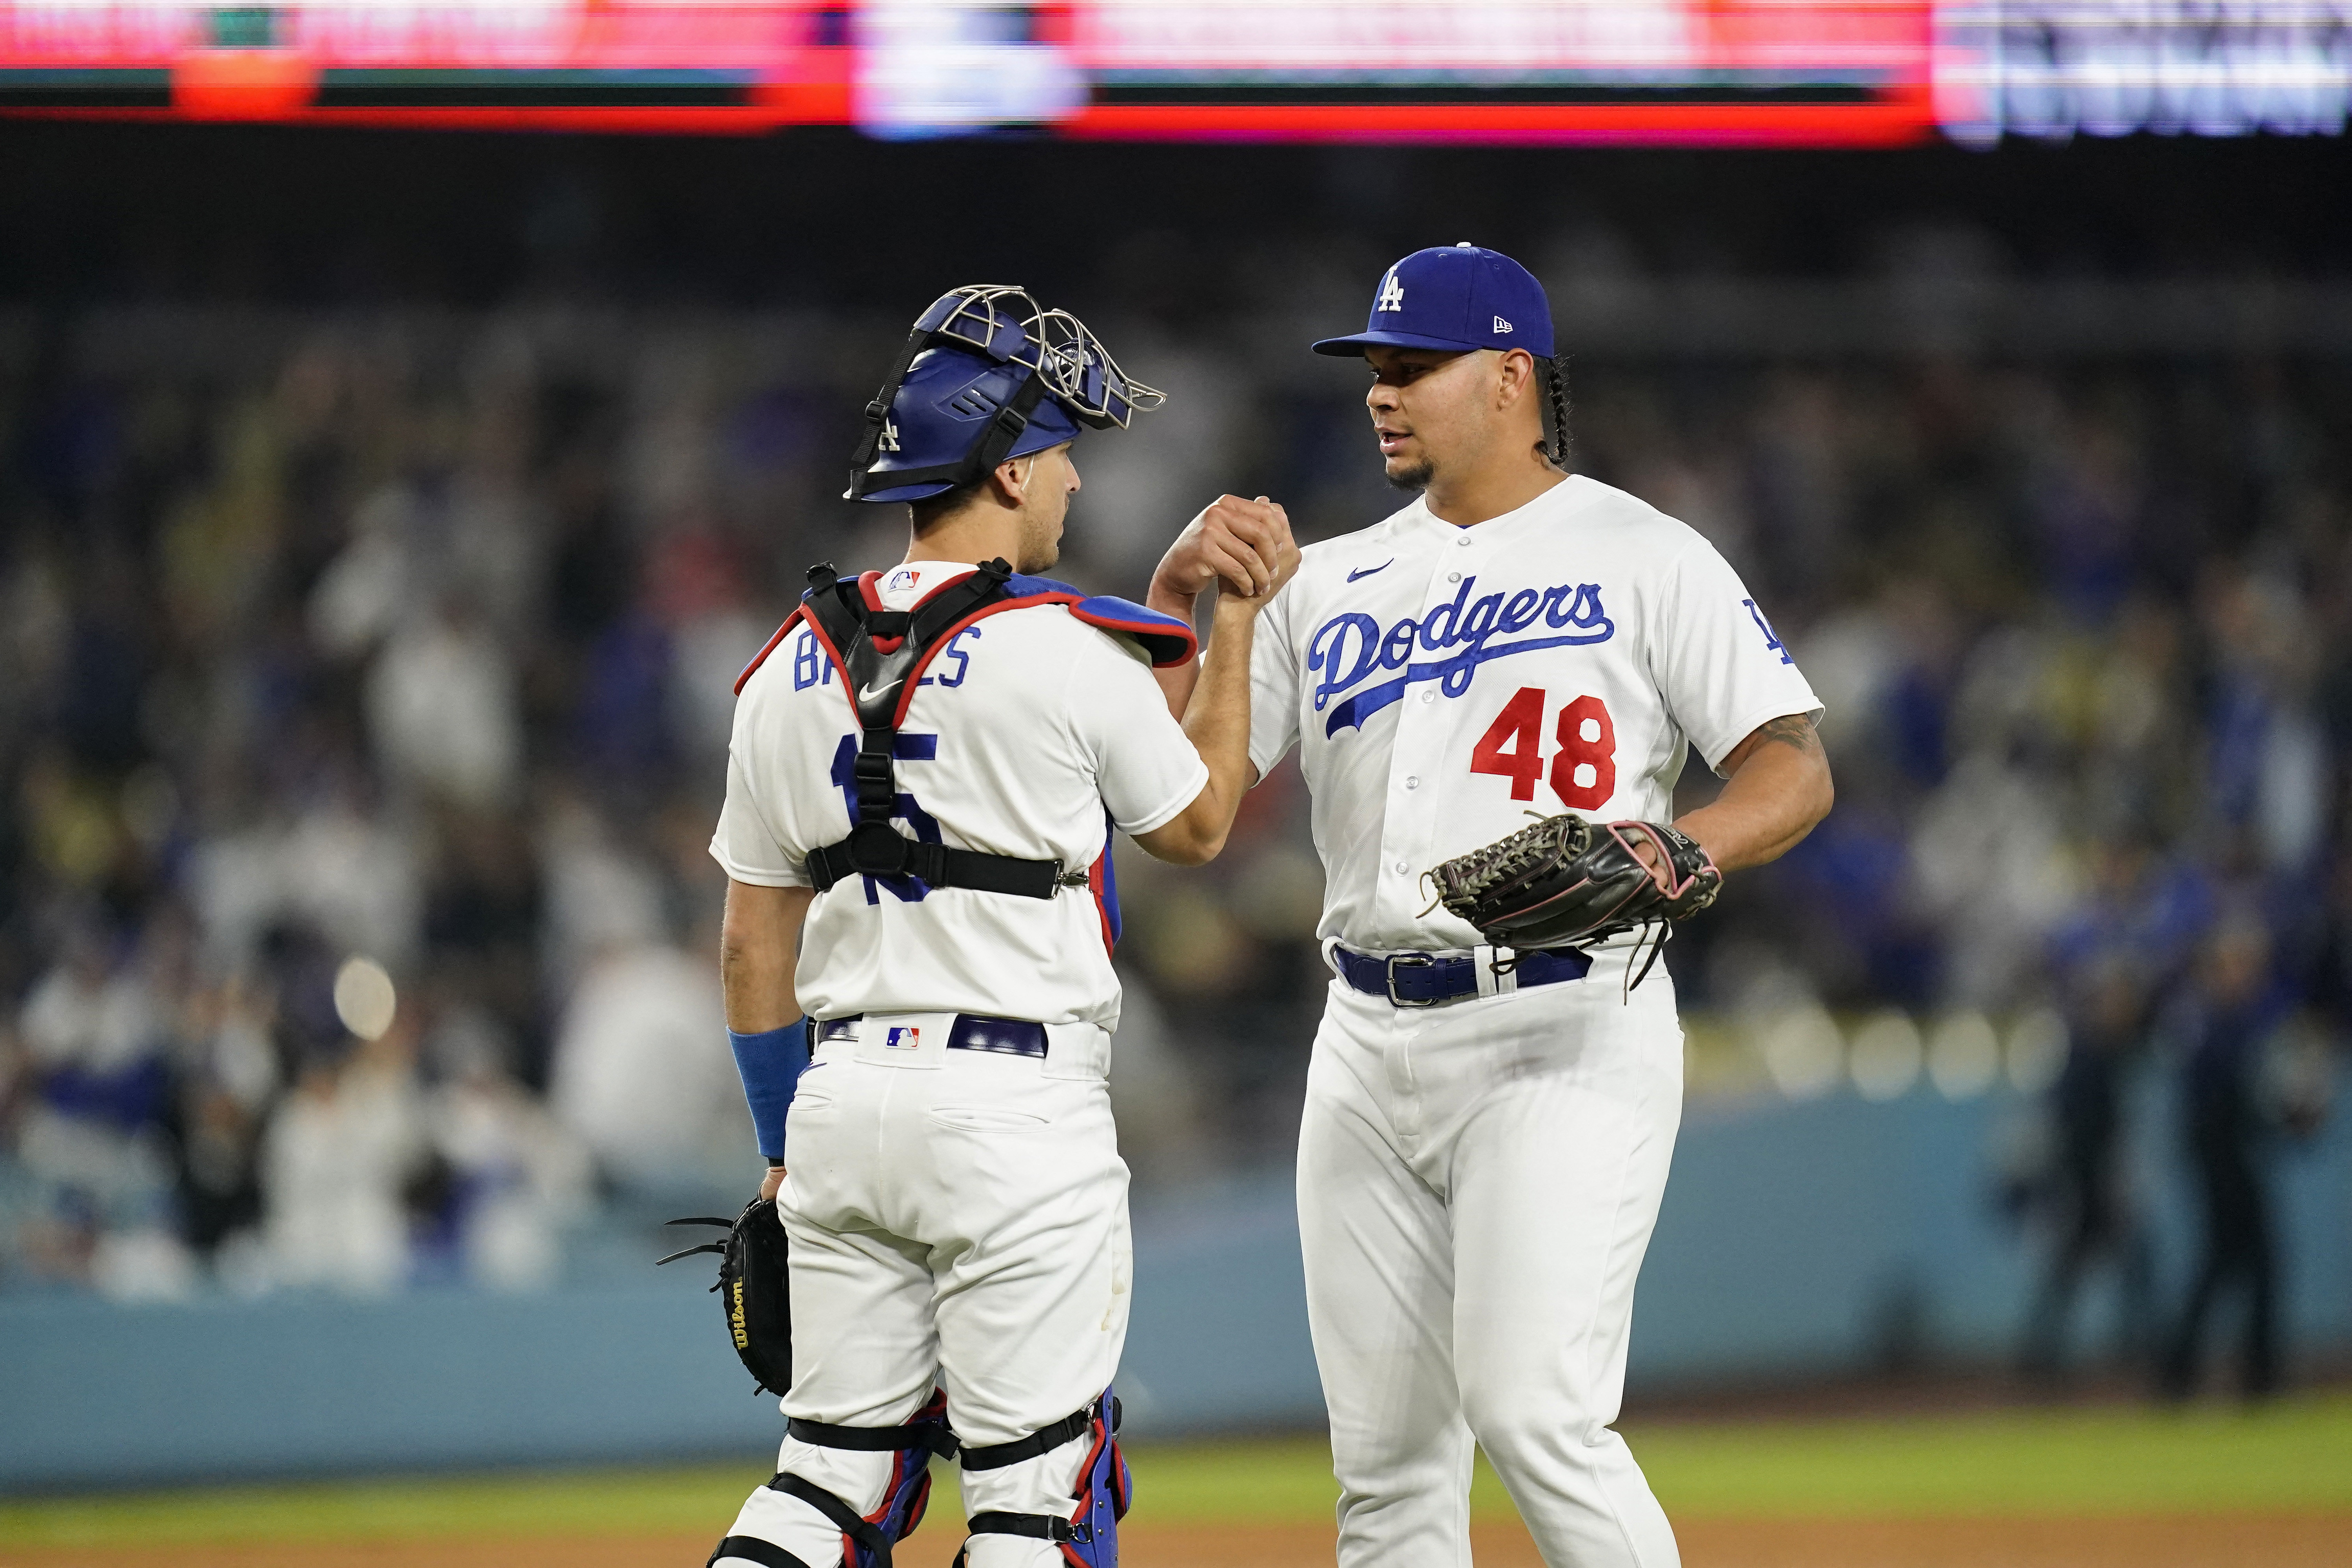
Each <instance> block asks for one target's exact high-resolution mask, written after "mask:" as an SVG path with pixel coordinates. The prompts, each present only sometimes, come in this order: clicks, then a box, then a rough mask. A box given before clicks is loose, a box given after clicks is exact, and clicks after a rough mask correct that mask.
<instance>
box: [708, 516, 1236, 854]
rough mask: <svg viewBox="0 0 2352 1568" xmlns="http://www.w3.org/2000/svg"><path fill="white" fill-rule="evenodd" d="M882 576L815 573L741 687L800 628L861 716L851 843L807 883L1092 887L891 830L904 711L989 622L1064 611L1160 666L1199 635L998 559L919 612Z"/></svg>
mask: <svg viewBox="0 0 2352 1568" xmlns="http://www.w3.org/2000/svg"><path fill="white" fill-rule="evenodd" d="M880 576H881V574H879V573H876V572H868V573H866V574H864V575H863V576H860V577H853V578H845V577H841V576H838V575H836V574H835V572H834V569H833V568H832V567H831V566H830V565H818V566H813V567H811V568H809V574H808V580H809V586H808V592H806V593H805V594H803V595H801V607H800V608H799V609H798V610H796V611H794V612H793V616H792V617H791V619H789V620H787V621H785V622H784V624H783V625H782V626H780V627H778V628H777V631H776V635H775V636H774V637H771V638H770V639H769V641H768V646H767V647H764V648H762V649H761V650H760V657H759V658H755V659H753V660H752V661H751V665H750V666H749V667H748V668H745V670H744V671H743V673H742V675H740V677H738V678H737V679H736V682H735V689H736V690H737V691H738V692H739V693H740V691H741V690H742V689H743V684H744V682H745V681H748V680H749V679H751V673H752V671H753V670H756V669H758V668H760V666H761V664H762V663H763V662H765V660H766V659H767V657H768V655H769V654H770V653H772V652H773V651H774V650H775V648H776V647H777V645H778V644H780V643H782V641H783V639H784V637H785V635H786V634H787V633H789V632H790V631H791V630H792V628H793V626H794V625H795V624H804V625H806V626H808V628H809V630H810V631H811V632H813V633H814V635H815V637H816V639H817V641H818V642H819V643H820V644H822V645H823V646H824V651H825V652H826V654H828V655H829V656H831V658H832V659H833V664H834V668H835V669H836V670H838V671H839V672H840V674H841V679H842V689H843V690H844V692H845V695H846V696H847V697H848V699H849V705H850V707H851V709H852V710H855V712H856V718H857V732H858V744H857V752H856V759H855V760H854V762H853V763H852V764H851V768H850V780H851V790H852V795H853V797H854V799H855V801H856V810H855V811H853V812H852V813H851V822H850V828H849V836H848V837H845V838H843V839H840V840H838V841H836V842H835V843H832V844H828V845H826V846H824V847H823V848H821V849H818V850H816V851H814V853H812V854H811V855H810V856H809V858H808V860H807V862H806V866H807V870H808V875H809V880H810V881H811V882H812V883H813V884H814V885H815V887H816V889H817V891H819V892H824V891H825V890H827V889H830V888H832V887H833V885H834V884H835V883H836V882H838V881H840V880H841V879H843V878H845V877H850V876H867V877H914V878H917V879H919V880H921V881H923V882H926V883H928V884H929V885H930V886H931V887H933V888H968V889H972V890H974V891H977V892H983V893H1010V894H1012V895H1013V896H1015V897H1018V898H1026V899H1050V898H1052V897H1053V896H1054V895H1055V892H1056V891H1058V890H1059V889H1063V888H1083V887H1085V886H1087V868H1085V867H1083V866H1080V867H1076V868H1067V867H1065V866H1064V865H1063V863H1062V862H1061V861H1059V860H1024V859H1022V858H1018V857H1017V856H1012V855H988V854H983V853H982V852H980V851H978V850H973V849H957V848H952V847H949V846H947V845H944V844H927V843H923V842H921V841H919V840H918V839H913V838H909V837H907V836H906V835H905V834H903V833H901V832H899V831H898V828H896V827H895V826H891V822H892V818H894V817H895V816H898V772H897V768H896V766H895V758H896V755H897V751H898V726H899V725H901V724H903V723H905V722H906V720H907V709H908V705H909V704H911V703H912V702H913V700H914V696H915V690H916V687H917V684H918V683H919V681H920V680H921V679H922V675H923V671H924V669H925V668H927V667H928V666H929V663H930V661H931V658H932V657H933V656H934V655H935V654H937V653H939V652H940V650H941V649H943V648H945V647H947V646H948V644H949V643H950V642H952V641H954V640H955V637H956V634H957V633H959V632H961V631H962V630H963V629H964V628H965V627H966V626H970V625H971V624H972V623H973V622H974V621H977V620H979V619H981V618H982V617H983V616H990V615H994V614H997V613H999V612H1001V611H1005V610H1017V609H1027V608H1032V607H1036V606H1042V605H1067V606H1069V609H1070V613H1071V614H1072V615H1073V616H1076V617H1077V618H1078V619H1080V620H1082V621H1086V622H1087V623H1088V624H1090V625H1093V626H1101V627H1103V628H1104V629H1105V630H1108V631H1116V632H1121V633H1124V634H1126V635H1128V636H1130V637H1135V638H1136V639H1137V640H1138V641H1139V642H1141V643H1142V644H1143V646H1144V648H1145V650H1146V651H1147V652H1148V653H1150V656H1151V659H1152V663H1153V664H1155V665H1159V666H1168V665H1176V664H1182V663H1185V662H1186V661H1188V660H1190V659H1191V658H1192V656H1193V653H1194V652H1195V651H1196V649H1197V647H1198V646H1199V645H1198V643H1197V641H1196V639H1195V638H1194V637H1193V634H1192V627H1191V626H1186V625H1185V624H1184V623H1183V622H1182V621H1180V620H1177V619H1175V618H1174V617H1173V616H1163V615H1160V613H1159V612H1157V611H1155V610H1148V609H1145V608H1144V607H1143V606H1142V605H1130V604H1129V603H1127V602H1126V601H1125V600H1122V599H1108V598H1089V597H1087V595H1082V594H1079V593H1078V592H1076V590H1075V589H1072V588H1070V587H1068V586H1067V585H1066V584H1060V583H1055V582H1053V581H1051V580H1049V579H1046V578H1043V577H1023V576H1017V575H1015V574H1014V573H1013V568H1012V567H1011V566H1009V565H1007V564H1006V563H1005V562H1004V561H1003V559H1002V558H1001V557H1000V558H999V559H997V560H994V561H988V562H983V563H982V564H981V565H980V567H979V568H978V569H977V570H976V571H974V572H973V573H972V574H971V575H969V576H967V577H963V578H960V579H959V580H957V581H956V582H953V583H950V584H948V585H947V586H946V587H944V588H941V589H940V590H939V591H938V592H937V593H935V594H932V595H930V596H929V597H928V598H926V599H925V600H923V602H922V603H921V604H919V605H916V606H915V607H914V608H913V609H912V610H888V609H885V608H883V607H882V601H881V596H880V595H879V594H878V592H877V589H876V586H875V584H877V581H878V580H879V578H880Z"/></svg>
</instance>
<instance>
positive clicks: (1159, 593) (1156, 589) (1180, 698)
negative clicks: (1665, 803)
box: [1143, 577, 1201, 724]
mask: <svg viewBox="0 0 2352 1568" xmlns="http://www.w3.org/2000/svg"><path fill="white" fill-rule="evenodd" d="M1143 603H1144V605H1145V607H1146V608H1148V609H1154V610H1157V611H1159V612H1160V614H1161V615H1163V616H1175V617H1176V618H1177V619H1178V620H1180V621H1182V622H1183V623H1184V624H1185V625H1186V626H1192V625H1193V624H1194V623H1193V620H1192V617H1193V616H1194V615H1195V614H1196V613H1198V606H1199V605H1200V603H1201V596H1200V595H1198V594H1179V593H1177V592H1176V591H1175V590H1173V589H1171V588H1164V587H1162V586H1161V585H1160V581H1159V579H1158V578H1156V577H1155V578H1154V579H1153V580H1152V584H1151V591H1150V593H1148V594H1146V595H1144V596H1143ZM1151 679H1154V680H1156V681H1158V682H1160V695H1161V696H1163V697H1165V698H1167V699H1168V711H1169V712H1170V713H1171V715H1173V716H1174V718H1175V720H1176V721H1177V722H1178V723H1179V724H1181V723H1182V722H1183V721H1184V710H1186V709H1187V708H1189V707H1191V706H1192V689H1193V688H1194V687H1196V686H1198V685H1199V684H1200V683H1201V661H1200V660H1199V659H1197V658H1188V659H1186V660H1185V661H1184V662H1183V663H1181V664H1175V665H1170V666H1169V667H1168V668H1165V669H1160V668H1154V669H1153V670H1152V672H1151Z"/></svg>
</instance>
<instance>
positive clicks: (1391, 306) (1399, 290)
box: [1374, 267, 1404, 311]
mask: <svg viewBox="0 0 2352 1568" xmlns="http://www.w3.org/2000/svg"><path fill="white" fill-rule="evenodd" d="M1374 309H1376V310H1399V311H1402V310H1403V309H1404V284H1403V282H1402V281H1401V280H1400V279H1398V277H1397V275H1396V268H1393V267H1391V268H1389V275H1388V276H1387V277H1386V278H1384V279H1381V294H1380V300H1379V303H1378V304H1377V305H1376V306H1374Z"/></svg>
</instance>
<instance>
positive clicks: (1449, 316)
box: [1315, 240, 1552, 359]
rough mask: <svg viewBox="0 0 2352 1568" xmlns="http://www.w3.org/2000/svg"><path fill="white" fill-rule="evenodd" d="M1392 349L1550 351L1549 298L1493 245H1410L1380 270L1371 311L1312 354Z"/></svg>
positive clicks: (1545, 354) (1548, 355)
mask: <svg viewBox="0 0 2352 1568" xmlns="http://www.w3.org/2000/svg"><path fill="white" fill-rule="evenodd" d="M1376 343H1377V344H1382V345H1385V346H1387V347H1390V348H1399V349H1455V350H1460V349H1525V350H1527V351H1528V353H1531V354H1533V355H1535V356H1536V357H1537V358H1538V359H1549V358H1551V353H1552V337H1551V303H1550V301H1549V300H1546V299H1545V298H1544V291H1543V285H1542V284H1540V283H1538V282H1537V281H1536V279H1535V274H1534V273H1532V272H1529V271H1528V269H1527V268H1524V267H1522V266H1520V265H1519V264H1518V263H1517V262H1516V261H1514V260H1512V259H1511V258H1509V257H1507V256H1506V255H1504V254H1503V253H1502V252H1501V251H1499V250H1487V249H1486V248H1484V247H1480V246H1475V245H1472V244H1471V243H1470V242H1469V241H1468V240H1464V241H1463V242H1462V243H1461V244H1460V245H1453V246H1432V247H1430V248H1429V249H1427V250H1416V251H1414V252H1413V253H1412V255H1411V256H1408V257H1406V258H1404V259H1403V260H1402V261H1400V262H1398V263H1397V264H1396V265H1395V266H1393V267H1391V268H1389V269H1388V270H1387V271H1386V272H1384V273H1382V274H1381V286H1380V288H1379V289H1376V290H1374V292H1373V294H1372V313H1371V315H1370V318H1369V319H1368V320H1367V321H1365V323H1364V330H1363V331H1360V332H1358V333H1357V334H1356V335H1355V336H1353V337H1347V338H1325V339H1324V340H1323V341H1322V342H1319V343H1317V344H1316V345H1315V352H1316V353H1318V354H1334V355H1354V354H1360V353H1363V352H1364V350H1366V349H1367V348H1370V347H1371V346H1372V345H1374V344H1376Z"/></svg>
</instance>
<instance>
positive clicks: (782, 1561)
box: [702, 1535, 809, 1568]
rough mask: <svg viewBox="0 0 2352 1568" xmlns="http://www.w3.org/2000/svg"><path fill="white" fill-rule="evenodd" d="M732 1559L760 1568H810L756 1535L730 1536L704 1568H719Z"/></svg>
mask: <svg viewBox="0 0 2352 1568" xmlns="http://www.w3.org/2000/svg"><path fill="white" fill-rule="evenodd" d="M730 1558H735V1559H740V1560H741V1561H743V1562H745V1563H758V1564H759V1565H760V1568H809V1565H808V1564H807V1563H803V1562H802V1561H801V1560H800V1559H799V1558H797V1557H795V1556H793V1554H792V1553H791V1552H787V1551H785V1550H784V1549H783V1548H782V1547H781V1546H779V1545H777V1544H776V1543H775V1542H772V1541H762V1540H761V1539H760V1538H759V1537H758V1536H756V1535H730V1536H728V1537H727V1538H726V1539H724V1540H722V1541H721V1542H719V1544H718V1546H717V1547H715V1548H713V1549H712V1551H711V1553H710V1556H709V1559H708V1560H706V1561H705V1562H704V1563H703V1564H702V1568H717V1565H718V1564H719V1563H724V1562H726V1561H728V1560H729V1559H730Z"/></svg>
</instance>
